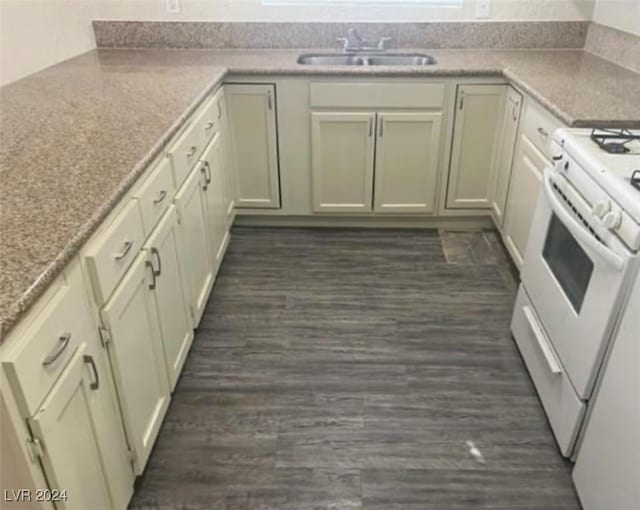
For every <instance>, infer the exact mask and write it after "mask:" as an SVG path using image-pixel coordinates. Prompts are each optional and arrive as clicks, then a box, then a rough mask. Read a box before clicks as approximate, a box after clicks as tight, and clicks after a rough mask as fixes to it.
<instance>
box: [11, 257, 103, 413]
mask: <svg viewBox="0 0 640 510" xmlns="http://www.w3.org/2000/svg"><path fill="white" fill-rule="evenodd" d="M77 269H78V270H77V271H74V272H73V274H72V275H70V278H69V279H68V280H66V281H65V279H64V278H60V280H59V281H58V282H56V283H54V287H55V290H53V293H52V295H51V298H50V299H49V300H48V302H47V304H46V305H45V306H44V307H43V308H42V309H41V310H39V311H38V313H37V314H36V315H29V316H28V317H27V318H26V319H25V320H27V321H30V323H31V324H30V326H29V327H27V328H26V329H25V330H24V332H23V333H22V334H20V338H17V339H15V340H16V342H15V348H14V349H12V350H10V352H8V353H7V355H6V356H4V359H3V362H2V364H3V368H4V370H5V373H6V375H7V378H8V380H9V384H10V385H11V387H12V390H13V393H14V394H15V396H16V398H17V401H18V405H19V407H20V412H21V413H23V415H24V417H27V416H32V415H33V414H34V413H35V412H36V410H37V409H38V407H39V406H40V404H41V402H42V401H43V400H44V398H45V397H46V395H47V393H48V392H49V390H50V389H51V388H52V386H53V385H54V383H55V381H56V380H57V378H58V376H59V375H60V374H61V373H62V371H63V370H64V368H65V366H66V365H67V362H68V361H69V360H70V359H71V357H72V356H73V353H74V352H75V351H76V349H77V348H78V346H79V345H80V344H81V343H82V342H87V341H88V339H90V338H95V337H96V331H95V327H94V325H93V324H92V322H91V318H90V317H91V316H90V314H89V311H88V308H87V302H86V296H85V294H84V286H83V281H82V273H81V271H80V268H79V267H78V268H77Z"/></svg>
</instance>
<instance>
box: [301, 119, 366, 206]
mask: <svg viewBox="0 0 640 510" xmlns="http://www.w3.org/2000/svg"><path fill="white" fill-rule="evenodd" d="M375 117H376V116H375V113H373V112H357V113H344V112H343V113H332V112H327V113H325V112H322V113H318V112H315V113H312V114H311V145H312V163H311V171H312V179H313V184H312V186H313V209H314V211H318V212H323V211H326V212H363V211H364V212H367V211H371V197H372V192H373V161H374V156H373V152H374V147H375V138H374V131H375V127H376V126H375V121H376V118H375Z"/></svg>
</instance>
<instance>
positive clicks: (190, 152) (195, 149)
mask: <svg viewBox="0 0 640 510" xmlns="http://www.w3.org/2000/svg"><path fill="white" fill-rule="evenodd" d="M197 150H198V147H196V146H195V145H192V146H191V148H190V149H189V152H187V159H191V158H192V157H193V155H194V154H195V153H196V151H197Z"/></svg>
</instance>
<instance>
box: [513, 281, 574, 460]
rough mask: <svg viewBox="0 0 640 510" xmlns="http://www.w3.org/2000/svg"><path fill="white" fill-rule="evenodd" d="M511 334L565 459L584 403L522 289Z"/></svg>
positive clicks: (571, 444)
mask: <svg viewBox="0 0 640 510" xmlns="http://www.w3.org/2000/svg"><path fill="white" fill-rule="evenodd" d="M511 332H512V333H513V336H514V338H515V341H516V344H517V345H518V348H519V349H520V354H521V355H522V358H523V359H524V362H525V364H526V365H527V369H528V370H529V375H530V376H531V379H532V380H533V383H534V384H535V387H536V390H538V396H539V397H540V400H541V401H542V406H543V407H544V410H545V412H546V414H547V418H548V420H549V424H550V425H551V428H552V430H553V433H554V434H555V436H556V440H557V442H558V445H559V446H560V450H561V452H562V454H563V455H564V456H565V457H569V456H570V455H571V452H572V450H573V446H574V444H575V440H576V436H577V434H578V430H579V425H580V422H581V421H582V417H583V414H584V411H585V403H584V402H583V401H582V400H580V398H579V397H578V394H577V393H576V391H575V390H574V389H573V386H572V385H571V382H570V381H569V378H568V377H567V374H566V373H564V368H563V366H562V363H561V362H560V361H559V359H558V356H557V354H556V353H555V350H554V349H553V346H552V345H551V342H550V341H549V339H548V337H547V336H546V333H545V331H544V328H543V327H542V324H541V323H540V321H539V319H538V316H537V314H536V313H535V310H534V309H533V305H532V304H531V301H530V300H529V296H527V293H526V292H525V290H524V287H523V286H522V285H520V289H519V290H518V297H517V299H516V305H515V309H514V311H513V319H512V321H511Z"/></svg>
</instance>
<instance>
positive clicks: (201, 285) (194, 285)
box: [175, 165, 214, 326]
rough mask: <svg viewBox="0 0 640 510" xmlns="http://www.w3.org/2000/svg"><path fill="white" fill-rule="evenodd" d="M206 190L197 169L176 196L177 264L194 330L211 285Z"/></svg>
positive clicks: (203, 177) (200, 170)
mask: <svg viewBox="0 0 640 510" xmlns="http://www.w3.org/2000/svg"><path fill="white" fill-rule="evenodd" d="M206 187H207V175H206V169H205V167H204V165H199V166H198V167H196V168H195V169H193V170H192V171H191V174H190V176H189V177H188V178H187V180H186V181H185V183H184V184H183V186H182V188H180V190H179V191H178V193H176V196H175V203H176V208H177V211H178V221H179V222H180V229H179V232H180V260H181V263H182V264H183V275H184V276H186V279H187V282H188V285H189V306H190V308H191V315H192V318H193V325H194V326H197V325H198V324H199V323H200V318H201V317H202V312H204V307H205V306H206V304H207V299H208V298H209V292H210V291H211V288H212V287H213V281H214V267H213V255H212V253H213V249H212V245H211V236H210V234H209V227H208V223H207V218H206V207H207V204H206V200H207V196H206Z"/></svg>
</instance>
